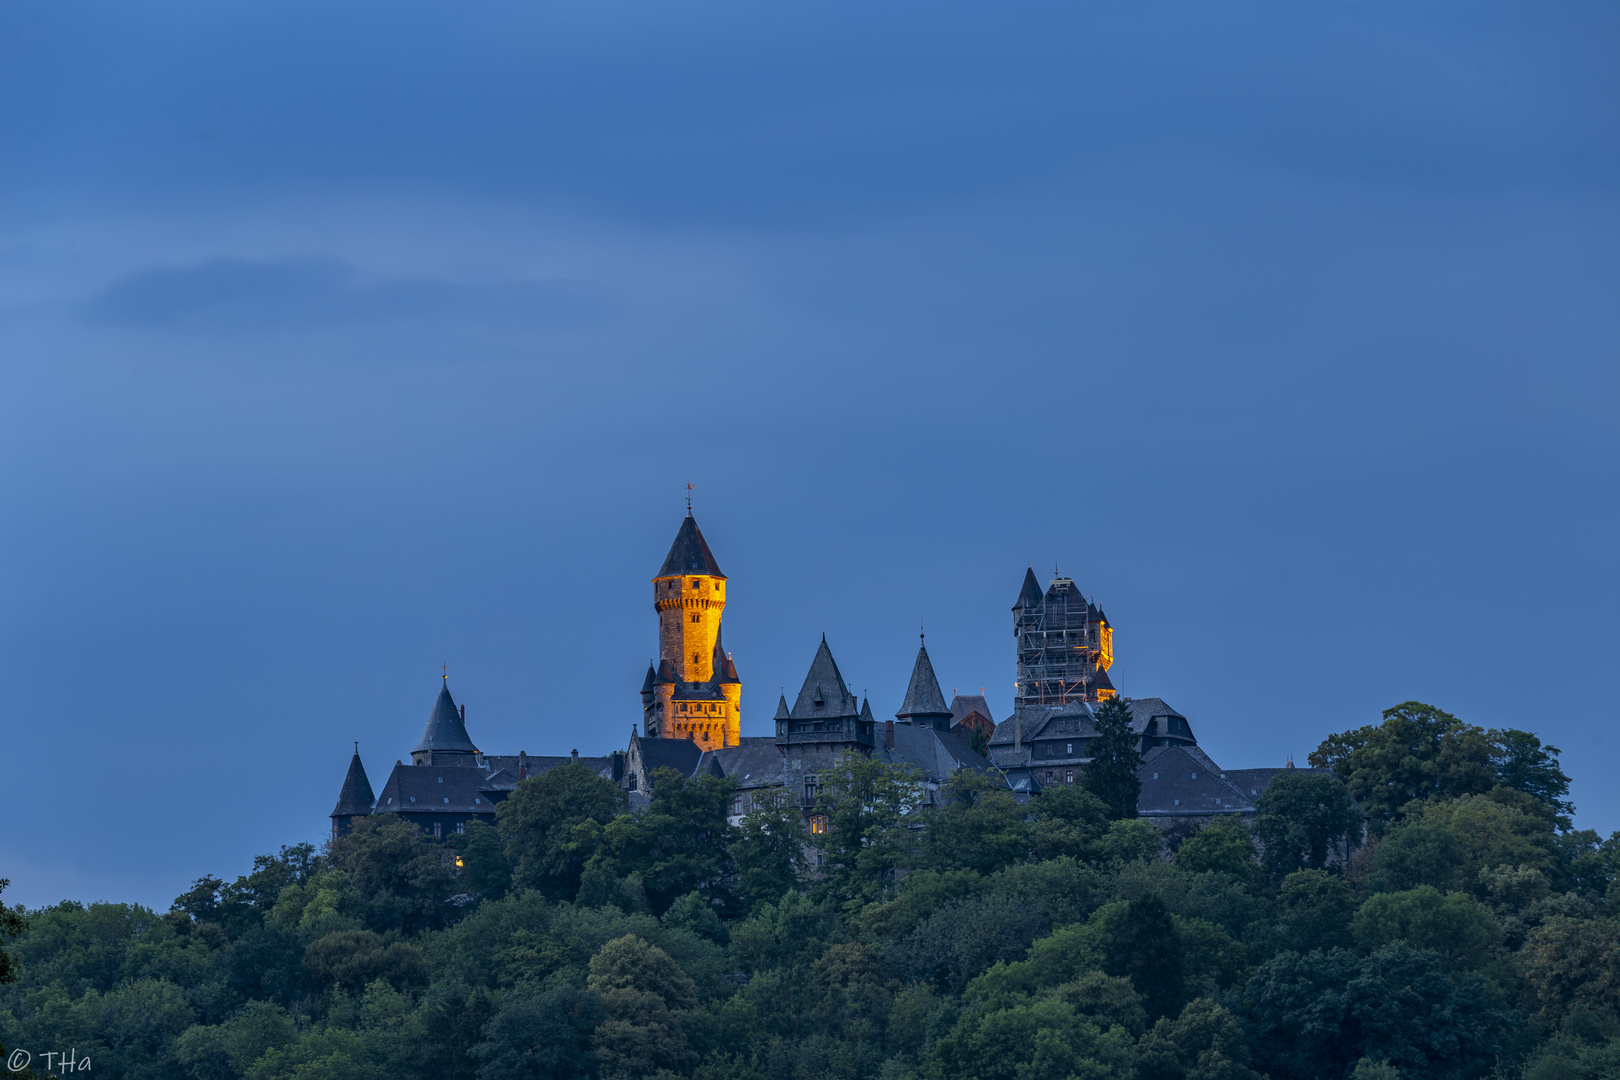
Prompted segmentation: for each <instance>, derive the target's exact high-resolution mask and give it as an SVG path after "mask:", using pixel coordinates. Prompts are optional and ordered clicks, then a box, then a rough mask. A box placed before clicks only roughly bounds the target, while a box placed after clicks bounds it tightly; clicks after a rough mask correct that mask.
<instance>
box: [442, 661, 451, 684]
mask: <svg viewBox="0 0 1620 1080" xmlns="http://www.w3.org/2000/svg"><path fill="white" fill-rule="evenodd" d="M442 666H443V668H444V681H445V682H449V681H450V665H449V664H444V665H442Z"/></svg>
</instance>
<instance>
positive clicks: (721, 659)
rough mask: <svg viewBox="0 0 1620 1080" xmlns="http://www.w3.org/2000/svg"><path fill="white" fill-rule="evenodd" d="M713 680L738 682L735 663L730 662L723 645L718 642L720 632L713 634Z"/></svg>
mask: <svg viewBox="0 0 1620 1080" xmlns="http://www.w3.org/2000/svg"><path fill="white" fill-rule="evenodd" d="M714 681H715V682H716V683H740V682H742V680H741V679H739V678H737V665H736V664H733V663H732V662H731V657H729V656H727V655H726V650H725V646H723V645H722V644H721V643H720V632H719V631H716V632H715V635H714Z"/></svg>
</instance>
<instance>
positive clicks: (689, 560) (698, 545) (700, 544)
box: [653, 510, 726, 581]
mask: <svg viewBox="0 0 1620 1080" xmlns="http://www.w3.org/2000/svg"><path fill="white" fill-rule="evenodd" d="M685 574H701V575H703V576H706V577H717V578H723V577H725V576H726V575H724V574H722V573H721V572H720V564H719V563H717V562H715V561H714V552H712V551H710V550H709V543H708V541H707V540H704V539H703V532H702V530H700V529H699V528H698V527H697V519H695V518H694V517H692V511H690V510H688V511H687V512H686V517H685V519H683V520H682V521H681V527H680V530H679V531H678V532H676V534H675V542H674V543H673V544H671V545H670V546H669V554H668V555H666V556H664V565H663V567H662V568H660V569H659V571H658V577H661V578H666V577H681V576H683V575H685ZM653 580H655V581H656V580H657V578H654V579H653Z"/></svg>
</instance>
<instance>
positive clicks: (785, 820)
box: [731, 799, 810, 911]
mask: <svg viewBox="0 0 1620 1080" xmlns="http://www.w3.org/2000/svg"><path fill="white" fill-rule="evenodd" d="M809 838H810V834H809V833H807V832H805V829H804V815H803V814H801V813H800V812H799V808H798V807H796V806H793V805H792V804H790V803H788V802H787V800H786V799H781V800H777V799H771V800H769V801H766V802H764V803H763V805H761V804H760V803H759V802H756V803H755V805H754V809H753V810H752V811H751V812H750V813H749V814H748V816H747V817H745V818H743V820H742V824H741V825H739V826H738V827H737V828H736V829H734V830H733V831H732V841H731V864H732V866H733V867H734V868H735V872H736V875H737V888H736V892H737V900H738V902H739V903H740V905H741V909H742V910H743V911H752V910H754V909H755V908H757V907H758V906H759V905H760V904H774V903H776V902H777V901H778V900H780V899H781V898H782V896H783V894H785V893H786V892H787V891H788V890H789V889H793V888H796V887H797V886H798V884H799V877H800V875H801V874H802V873H803V871H804V852H805V844H806V842H807V841H808V840H809Z"/></svg>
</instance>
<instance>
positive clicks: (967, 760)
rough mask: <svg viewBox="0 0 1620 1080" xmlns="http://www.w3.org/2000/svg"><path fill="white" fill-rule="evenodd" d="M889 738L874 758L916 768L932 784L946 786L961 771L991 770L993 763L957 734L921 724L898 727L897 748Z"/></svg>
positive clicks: (896, 733) (880, 744) (896, 726)
mask: <svg viewBox="0 0 1620 1080" xmlns="http://www.w3.org/2000/svg"><path fill="white" fill-rule="evenodd" d="M886 743H887V739H886V738H885V739H880V740H878V745H877V747H876V748H875V749H873V751H872V756H873V757H875V758H878V759H879V760H881V761H886V762H888V763H889V764H891V765H901V764H904V765H914V766H916V767H917V769H918V770H919V771H920V772H921V773H922V774H923V778H924V779H925V780H927V781H929V782H931V783H936V784H938V783H944V782H945V780H946V779H947V778H948V777H949V776H950V775H951V773H953V772H955V771H956V770H957V769H977V770H978V771H980V772H989V771H990V767H991V766H990V762H989V761H988V760H986V759H985V758H984V757H983V756H981V755H980V754H978V753H975V752H974V750H973V748H972V747H970V746H969V745H968V744H967V740H966V739H964V738H962V737H961V736H960V735H958V734H956V733H955V732H949V731H939V730H936V729H935V728H931V727H922V726H920V725H918V724H896V725H895V726H894V748H893V749H892V750H891V749H889V748H888V747H887V746H886Z"/></svg>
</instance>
